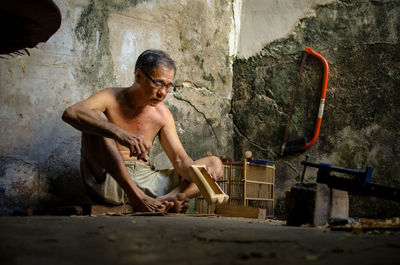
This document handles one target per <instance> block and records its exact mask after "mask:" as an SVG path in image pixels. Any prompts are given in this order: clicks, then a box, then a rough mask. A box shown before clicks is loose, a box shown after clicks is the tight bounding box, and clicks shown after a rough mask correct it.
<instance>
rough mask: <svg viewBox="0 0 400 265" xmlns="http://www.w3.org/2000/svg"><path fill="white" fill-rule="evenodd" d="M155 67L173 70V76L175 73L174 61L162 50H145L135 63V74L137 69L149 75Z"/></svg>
mask: <svg viewBox="0 0 400 265" xmlns="http://www.w3.org/2000/svg"><path fill="white" fill-rule="evenodd" d="M157 65H162V66H165V67H167V68H168V69H173V70H174V74H175V73H176V66H175V62H174V60H172V59H171V57H170V56H169V55H168V54H167V53H165V52H164V51H162V50H146V51H144V52H142V54H140V55H139V57H138V59H137V61H136V65H135V72H136V70H137V69H140V70H142V71H143V72H145V73H147V74H150V73H151V71H152V70H153V69H154V67H156V66H157Z"/></svg>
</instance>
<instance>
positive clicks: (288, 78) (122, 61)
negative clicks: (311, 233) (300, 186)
mask: <svg viewBox="0 0 400 265" xmlns="http://www.w3.org/2000/svg"><path fill="white" fill-rule="evenodd" d="M55 2H56V4H57V5H58V6H59V8H60V10H61V12H62V17H63V20H62V26H61V28H60V30H59V31H58V32H57V33H56V34H55V35H54V36H52V38H51V39H50V40H49V41H48V42H47V43H43V44H40V45H39V46H38V48H37V49H32V50H30V53H31V56H16V57H8V58H7V59H2V63H1V65H0V75H1V77H0V95H1V96H0V103H1V108H0V119H1V130H2V134H1V135H0V212H1V213H3V214H4V213H11V212H12V211H13V210H21V211H25V210H26V208H28V207H31V208H37V207H40V206H46V205H49V204H61V203H84V202H88V201H89V200H88V198H87V197H86V196H85V195H84V188H83V186H82V184H81V181H80V178H79V157H80V156H79V148H80V133H79V132H77V131H76V130H74V129H73V128H71V127H69V126H68V125H66V124H64V123H63V122H62V121H61V119H60V115H61V113H62V111H63V110H64V109H65V108H66V107H67V106H69V105H70V104H73V103H75V102H77V101H79V100H81V99H84V98H86V97H88V96H89V95H91V94H92V93H93V92H95V91H98V90H99V89H101V88H104V87H109V86H128V85H130V84H131V83H132V82H133V67H134V64H135V60H136V57H137V56H138V55H139V54H140V53H141V52H142V51H143V50H145V49H148V48H160V49H164V50H166V51H167V52H168V53H170V55H171V56H172V57H173V58H174V59H175V60H176V62H177V64H178V72H177V76H176V79H177V83H178V84H180V85H182V89H180V90H179V91H177V92H174V93H171V94H170V95H169V96H168V98H167V100H166V103H167V104H168V106H169V108H170V109H171V111H172V113H173V115H174V116H175V119H176V121H177V123H176V126H177V129H178V133H179V135H180V137H181V140H182V142H183V144H184V146H185V148H186V149H187V151H188V153H189V155H191V156H192V157H193V158H194V159H197V158H199V157H201V156H203V155H204V153H205V152H206V151H212V152H213V153H216V154H219V155H228V156H235V158H236V159H242V157H243V153H244V151H245V150H252V151H253V154H254V156H255V157H257V158H266V159H273V160H276V161H277V175H276V176H277V179H276V181H277V187H276V188H277V194H276V198H277V204H276V209H277V211H276V213H277V214H278V215H281V214H282V213H283V204H282V202H283V194H284V192H285V191H286V190H288V189H289V188H290V187H291V185H292V184H294V183H295V182H297V181H298V180H299V176H300V174H301V171H302V168H301V166H300V161H301V160H303V159H304V154H301V155H294V156H290V157H284V158H281V157H279V156H277V153H278V152H279V149H280V145H281V143H282V139H283V132H284V128H285V125H286V121H287V117H288V112H289V107H290V103H291V100H292V95H293V90H294V87H295V83H296V78H297V74H298V70H299V65H300V60H301V56H302V51H303V50H304V46H305V45H309V46H311V47H312V48H313V49H315V50H316V51H318V52H320V53H321V54H322V55H323V56H325V58H326V59H327V60H328V62H329V64H330V69H331V71H330V76H329V83H328V93H327V103H326V108H325V115H324V119H323V123H322V129H321V132H320V137H319V140H318V141H317V143H316V144H315V145H314V146H313V147H311V148H310V149H309V150H308V151H307V154H309V155H310V156H311V158H310V160H312V161H315V162H325V161H326V162H331V163H332V164H336V165H338V166H343V167H349V168H357V169H361V168H364V167H365V166H366V165H372V166H374V167H375V173H374V179H375V182H377V183H380V184H382V185H389V186H395V187H399V185H400V179H399V174H398V172H399V170H400V164H399V161H400V160H399V155H398V153H399V151H400V142H399V139H400V138H399V134H398V129H397V127H398V124H399V119H398V117H399V116H400V115H399V114H400V106H399V102H400V94H399V90H398V89H397V88H398V87H399V85H400V81H399V76H400V73H399V60H400V59H399V54H400V53H399V36H400V25H399V17H398V14H400V12H399V11H400V10H399V2H398V1H395V0H378V1H361V0H360V1H358V0H357V1H344V0H280V1H276V0H246V1H242V0H223V1H220V0H166V1H161V0H158V1H156V0H108V1H107V0H96V1H93V0H69V1H62V0H56V1H55ZM321 76H322V68H321V64H320V62H319V61H318V60H316V59H315V58H309V59H308V62H307V66H306V68H305V72H304V75H303V83H302V85H301V86H300V95H299V102H298V104H297V108H296V114H295V116H294V118H293V122H292V130H291V132H290V136H289V137H290V139H296V138H297V137H304V136H305V137H308V138H310V136H311V135H312V132H313V129H314V122H315V118H316V113H317V110H318V102H319V95H320V88H321ZM151 158H152V159H153V161H154V163H155V164H156V166H158V167H167V166H168V165H169V162H168V160H167V159H166V156H165V155H164V154H163V152H162V150H161V148H160V146H159V144H157V143H156V144H155V145H154V150H153V152H152V154H151ZM307 172H308V173H307V175H306V180H307V181H313V180H314V178H315V173H316V171H315V170H308V171H307ZM352 205H353V206H354V207H353V208H352V213H353V214H354V215H364V216H368V215H371V214H375V215H390V214H391V213H393V212H394V211H397V212H399V206H398V205H394V206H393V205H392V204H388V203H387V202H385V201H381V200H374V199H367V200H365V199H362V198H356V197H352Z"/></svg>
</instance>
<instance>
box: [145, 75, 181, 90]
mask: <svg viewBox="0 0 400 265" xmlns="http://www.w3.org/2000/svg"><path fill="white" fill-rule="evenodd" d="M142 73H143V74H144V75H145V76H146V77H147V78H148V79H149V80H150V81H151V82H152V83H153V85H154V87H155V88H156V89H158V90H160V89H162V88H163V87H165V89H166V91H167V93H169V92H170V91H171V90H172V89H173V90H174V91H175V85H174V84H173V83H169V84H167V85H166V84H164V83H163V82H162V81H160V80H154V79H153V78H151V76H149V75H148V74H147V73H145V72H142Z"/></svg>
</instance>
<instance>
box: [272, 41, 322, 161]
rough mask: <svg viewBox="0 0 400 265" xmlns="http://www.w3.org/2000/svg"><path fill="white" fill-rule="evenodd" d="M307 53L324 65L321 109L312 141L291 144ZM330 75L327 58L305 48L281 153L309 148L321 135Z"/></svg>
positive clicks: (290, 152)
mask: <svg viewBox="0 0 400 265" xmlns="http://www.w3.org/2000/svg"><path fill="white" fill-rule="evenodd" d="M307 54H311V55H312V56H315V57H316V58H318V59H319V60H320V61H321V62H322V64H323V66H324V77H323V81H322V93H321V99H320V104H319V110H318V116H317V121H316V123H315V128H314V135H313V137H312V138H311V140H310V141H308V142H307V141H306V140H305V139H304V141H303V139H302V140H301V141H300V145H298V144H294V143H296V142H299V141H293V142H291V144H289V143H288V142H287V139H288V135H289V130H290V126H291V121H292V116H293V113H294V107H295V105H296V101H297V95H298V90H299V86H300V81H301V76H302V73H303V69H304V65H305V63H306V60H307ZM328 76H329V65H328V62H327V61H326V60H325V58H324V57H323V56H322V55H321V54H319V53H317V52H316V51H314V50H313V49H311V48H310V47H307V46H306V48H305V53H304V56H303V59H302V61H301V65H300V71H299V77H298V80H297V84H296V88H295V93H294V96H293V101H292V105H291V107H290V113H289V118H288V122H287V124H286V128H285V134H284V137H283V144H282V147H281V152H280V154H281V155H282V156H283V155H287V154H292V153H296V152H300V151H304V150H306V149H307V148H309V147H310V146H312V145H313V144H314V143H315V142H316V141H317V138H318V135H319V130H320V128H321V123H322V115H323V113H324V107H325V98H326V89H327V86H328Z"/></svg>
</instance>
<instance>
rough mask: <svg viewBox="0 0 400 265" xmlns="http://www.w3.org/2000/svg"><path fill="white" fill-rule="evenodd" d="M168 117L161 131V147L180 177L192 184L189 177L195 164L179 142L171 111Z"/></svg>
mask: <svg viewBox="0 0 400 265" xmlns="http://www.w3.org/2000/svg"><path fill="white" fill-rule="evenodd" d="M166 116H167V117H166V123H165V125H164V126H163V127H162V128H161V131H160V143H161V146H162V147H163V149H164V151H165V153H166V154H167V156H168V158H169V160H170V161H171V162H172V165H173V166H174V168H175V169H176V170H177V171H178V173H179V175H180V176H181V177H182V178H184V179H186V180H188V181H190V182H191V181H192V179H191V178H190V176H189V167H190V166H191V165H193V164H194V162H193V160H192V159H191V158H190V157H189V156H188V154H187V153H186V151H185V149H184V148H183V146H182V143H181V141H180V140H179V137H178V133H177V132H176V128H175V121H174V118H173V117H172V114H171V112H169V110H167V114H166Z"/></svg>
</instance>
